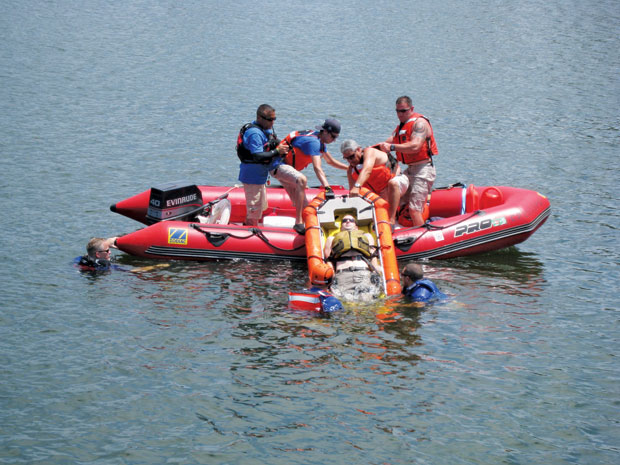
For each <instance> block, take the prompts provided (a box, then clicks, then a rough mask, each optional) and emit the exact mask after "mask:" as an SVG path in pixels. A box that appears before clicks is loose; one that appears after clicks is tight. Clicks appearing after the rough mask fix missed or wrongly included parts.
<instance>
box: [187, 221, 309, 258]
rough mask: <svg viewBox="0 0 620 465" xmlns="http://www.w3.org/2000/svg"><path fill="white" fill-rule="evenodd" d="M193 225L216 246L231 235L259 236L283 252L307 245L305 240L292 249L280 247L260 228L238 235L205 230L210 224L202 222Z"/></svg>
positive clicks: (248, 237) (237, 237) (236, 237)
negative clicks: (247, 233)
mask: <svg viewBox="0 0 620 465" xmlns="http://www.w3.org/2000/svg"><path fill="white" fill-rule="evenodd" d="M191 227H192V228H194V229H195V230H197V231H199V232H201V233H203V234H204V235H205V237H206V238H207V240H208V241H209V242H210V243H211V244H213V245H215V246H216V247H219V246H220V245H222V244H223V243H224V241H226V239H228V238H229V237H232V238H233V239H240V240H245V239H251V238H252V237H254V236H256V237H258V238H259V239H260V240H262V241H263V242H264V243H265V244H267V245H268V246H269V247H272V248H274V249H276V250H280V251H282V252H295V251H297V250H301V249H303V248H304V247H305V246H306V244H305V242H304V243H303V244H302V245H300V246H299V247H294V248H292V249H285V248H283V247H278V246H277V245H273V244H272V243H271V242H270V241H269V239H268V238H267V237H266V236H265V234H263V232H262V231H261V230H260V229H259V228H249V229H248V232H250V233H251V234H249V235H246V236H237V235H235V234H232V233H229V232H212V231H205V230H204V229H203V228H208V227H209V226H208V225H200V224H195V223H192V224H191Z"/></svg>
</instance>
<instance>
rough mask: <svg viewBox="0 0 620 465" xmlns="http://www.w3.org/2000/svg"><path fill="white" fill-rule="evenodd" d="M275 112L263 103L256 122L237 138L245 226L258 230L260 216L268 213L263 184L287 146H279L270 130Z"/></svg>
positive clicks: (242, 129)
mask: <svg viewBox="0 0 620 465" xmlns="http://www.w3.org/2000/svg"><path fill="white" fill-rule="evenodd" d="M275 120H276V110H275V109H274V108H273V107H272V106H271V105H267V104H266V103H264V104H262V105H261V106H259V107H258V109H257V110H256V120H255V121H253V122H252V123H248V124H245V125H244V126H243V127H242V128H241V130H240V131H239V135H238V137H237V156H238V157H239V160H240V161H241V164H240V165H239V181H241V182H242V183H243V190H244V192H245V203H246V217H245V222H244V224H246V225H249V226H258V222H259V220H260V219H261V218H262V216H263V212H264V211H265V210H266V209H267V206H268V205H267V190H266V188H265V184H266V183H267V178H268V177H269V170H270V169H272V168H273V167H274V166H276V165H275V160H277V159H279V157H280V156H281V155H286V154H287V153H288V145H286V144H280V145H278V144H279V142H280V141H279V140H278V139H277V137H276V134H275V132H274V130H273V124H274V121H275Z"/></svg>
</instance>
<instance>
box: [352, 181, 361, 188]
mask: <svg viewBox="0 0 620 465" xmlns="http://www.w3.org/2000/svg"><path fill="white" fill-rule="evenodd" d="M353 187H357V188H358V189H359V188H360V187H362V186H361V184H360V183H359V182H356V183H355V184H353Z"/></svg>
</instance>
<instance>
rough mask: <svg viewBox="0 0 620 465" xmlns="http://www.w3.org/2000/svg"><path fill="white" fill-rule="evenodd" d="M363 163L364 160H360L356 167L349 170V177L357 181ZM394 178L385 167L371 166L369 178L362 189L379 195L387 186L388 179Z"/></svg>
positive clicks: (390, 171)
mask: <svg viewBox="0 0 620 465" xmlns="http://www.w3.org/2000/svg"><path fill="white" fill-rule="evenodd" d="M363 163H364V158H363V157H362V159H361V160H360V163H359V164H358V165H355V166H353V169H352V170H351V177H352V178H353V179H354V180H355V181H357V178H358V177H359V175H360V173H361V172H362V165H363ZM393 177H394V173H392V170H391V169H390V168H389V167H388V166H387V165H380V166H373V168H372V171H371V172H370V176H368V179H367V180H366V182H365V183H364V185H363V186H362V187H365V188H366V189H370V190H371V191H373V192H374V193H375V194H377V195H379V194H381V192H382V191H383V189H385V188H386V187H387V185H388V182H389V181H390V179H392V178H393Z"/></svg>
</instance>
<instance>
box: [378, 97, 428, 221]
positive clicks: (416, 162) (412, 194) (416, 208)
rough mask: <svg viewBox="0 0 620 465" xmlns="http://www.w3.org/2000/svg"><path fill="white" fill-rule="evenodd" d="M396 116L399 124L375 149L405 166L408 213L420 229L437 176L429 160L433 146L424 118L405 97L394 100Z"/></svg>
mask: <svg viewBox="0 0 620 465" xmlns="http://www.w3.org/2000/svg"><path fill="white" fill-rule="evenodd" d="M396 115H397V116H398V120H399V121H400V124H399V125H398V126H397V127H396V129H395V130H394V132H393V133H392V135H391V136H390V137H388V138H387V139H386V140H385V141H384V142H382V143H381V144H379V147H380V149H381V150H383V151H384V152H396V158H397V160H398V161H400V162H401V163H404V164H406V165H407V169H406V170H405V174H406V175H407V177H408V178H409V193H408V199H407V203H408V205H409V213H410V215H411V219H412V221H413V226H420V225H422V224H424V218H423V216H422V212H423V211H424V204H425V202H426V198H427V197H428V194H430V193H431V190H432V188H433V183H434V182H435V178H436V177H437V174H436V172H435V165H434V163H433V159H432V157H433V156H435V155H437V153H438V151H437V144H436V142H435V135H434V134H433V128H432V127H431V124H430V122H429V120H428V118H426V117H425V116H424V115H421V114H419V113H415V112H414V111H413V104H412V102H411V99H410V98H409V97H407V96H406V95H404V96H402V97H399V98H398V99H397V100H396Z"/></svg>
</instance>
